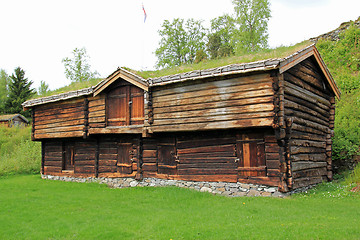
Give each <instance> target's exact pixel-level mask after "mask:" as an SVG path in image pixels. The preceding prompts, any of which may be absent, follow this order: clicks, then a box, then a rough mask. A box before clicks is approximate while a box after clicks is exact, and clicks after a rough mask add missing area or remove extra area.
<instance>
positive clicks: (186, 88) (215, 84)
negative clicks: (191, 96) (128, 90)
mask: <svg viewBox="0 0 360 240" xmlns="http://www.w3.org/2000/svg"><path fill="white" fill-rule="evenodd" d="M261 82H271V78H270V75H269V74H268V73H264V74H256V75H250V76H246V77H237V78H230V79H226V80H224V79H222V80H220V81H219V80H214V81H206V82H199V83H196V84H193V83H192V84H187V85H186V84H184V83H182V84H181V85H180V86H179V85H177V86H175V87H169V86H168V87H166V86H164V87H161V88H155V89H154V90H153V93H152V96H153V97H159V96H164V95H172V94H176V93H182V92H193V91H199V90H207V89H217V88H223V87H231V86H241V85H247V84H254V83H261Z"/></svg>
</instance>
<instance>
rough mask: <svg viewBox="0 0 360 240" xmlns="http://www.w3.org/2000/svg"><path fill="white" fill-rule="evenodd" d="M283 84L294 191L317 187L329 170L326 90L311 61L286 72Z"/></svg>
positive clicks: (328, 113)
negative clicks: (288, 121)
mask: <svg viewBox="0 0 360 240" xmlns="http://www.w3.org/2000/svg"><path fill="white" fill-rule="evenodd" d="M284 80H285V88H284V91H285V94H284V98H285V99H284V104H285V116H286V118H287V119H291V121H290V122H291V123H292V124H291V134H290V136H291V138H290V140H289V154H290V156H289V157H290V159H291V165H292V167H291V168H292V177H293V179H294V184H293V188H297V187H303V186H307V185H309V184H315V183H319V182H321V181H323V180H325V179H326V176H327V171H328V168H329V166H328V165H329V164H328V161H327V158H328V156H327V146H330V148H331V138H330V134H331V128H330V115H331V113H330V112H331V111H330V110H331V109H332V103H331V102H330V101H331V98H332V96H331V94H330V89H329V86H328V84H326V80H325V78H324V76H323V75H322V74H321V71H320V69H318V67H317V66H316V65H315V64H314V62H313V60H312V59H311V58H310V59H307V60H305V61H303V62H301V63H299V64H298V65H297V66H295V67H293V68H291V69H289V70H288V71H286V72H285V73H284ZM329 141H330V142H329ZM330 150H331V149H330ZM330 159H331V156H330ZM330 161H331V160H330ZM330 168H331V162H330Z"/></svg>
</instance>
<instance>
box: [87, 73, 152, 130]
mask: <svg viewBox="0 0 360 240" xmlns="http://www.w3.org/2000/svg"><path fill="white" fill-rule="evenodd" d="M147 91H148V84H147V82H146V81H145V80H144V79H142V78H141V77H139V76H137V75H135V74H132V73H131V72H129V71H127V70H125V69H122V68H119V69H117V70H116V71H115V72H114V73H112V74H111V75H110V76H108V77H107V78H106V79H105V80H103V81H102V82H100V83H99V84H98V85H97V86H95V88H94V92H93V98H89V126H90V129H89V132H90V134H96V133H141V132H142V130H143V126H144V121H145V108H144V106H145V102H144V101H145V99H146V97H145V95H146V94H147Z"/></svg>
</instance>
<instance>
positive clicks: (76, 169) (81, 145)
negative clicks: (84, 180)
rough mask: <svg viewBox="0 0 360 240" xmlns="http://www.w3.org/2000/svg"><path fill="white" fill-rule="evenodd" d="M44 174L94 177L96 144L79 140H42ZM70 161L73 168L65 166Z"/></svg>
mask: <svg viewBox="0 0 360 240" xmlns="http://www.w3.org/2000/svg"><path fill="white" fill-rule="evenodd" d="M42 146H43V148H44V149H43V150H44V163H43V164H44V174H48V175H64V176H67V175H71V176H83V177H88V176H95V161H96V142H95V141H85V140H82V139H79V138H75V139H59V140H57V141H53V140H44V142H43V144H42ZM70 158H71V159H72V161H73V166H71V167H69V166H68V165H66V160H68V159H70Z"/></svg>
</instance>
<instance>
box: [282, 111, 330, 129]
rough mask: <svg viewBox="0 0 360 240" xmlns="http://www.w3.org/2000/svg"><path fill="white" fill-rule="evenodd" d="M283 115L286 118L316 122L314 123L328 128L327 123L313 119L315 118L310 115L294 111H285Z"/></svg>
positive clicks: (316, 118)
mask: <svg viewBox="0 0 360 240" xmlns="http://www.w3.org/2000/svg"><path fill="white" fill-rule="evenodd" d="M285 115H286V116H288V117H298V118H301V119H305V120H309V121H312V122H316V123H318V124H321V125H323V126H325V127H328V126H329V122H327V121H324V120H323V119H320V118H318V117H315V116H313V115H311V114H308V113H304V112H299V111H296V110H294V109H285Z"/></svg>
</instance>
